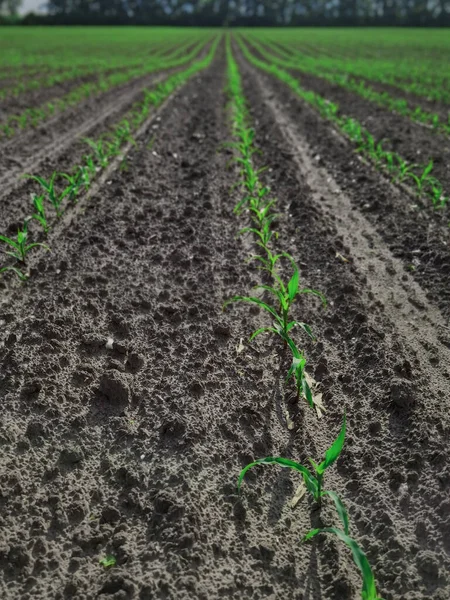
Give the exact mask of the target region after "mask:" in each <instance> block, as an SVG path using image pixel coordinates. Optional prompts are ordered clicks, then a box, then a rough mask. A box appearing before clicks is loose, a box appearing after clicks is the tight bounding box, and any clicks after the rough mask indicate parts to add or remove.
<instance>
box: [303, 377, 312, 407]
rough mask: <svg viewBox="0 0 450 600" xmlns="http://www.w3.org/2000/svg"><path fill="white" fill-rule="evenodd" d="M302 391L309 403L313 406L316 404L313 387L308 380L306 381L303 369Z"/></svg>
mask: <svg viewBox="0 0 450 600" xmlns="http://www.w3.org/2000/svg"><path fill="white" fill-rule="evenodd" d="M302 391H303V395H304V396H305V398H306V400H307V401H308V404H309V405H310V406H311V408H312V407H313V406H314V400H313V395H312V392H311V388H310V387H309V385H308V382H307V381H306V378H305V377H303V371H302Z"/></svg>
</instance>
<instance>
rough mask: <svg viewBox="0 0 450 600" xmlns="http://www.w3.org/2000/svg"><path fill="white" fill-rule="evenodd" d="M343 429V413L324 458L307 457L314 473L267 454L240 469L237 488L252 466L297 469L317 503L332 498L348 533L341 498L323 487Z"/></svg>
mask: <svg viewBox="0 0 450 600" xmlns="http://www.w3.org/2000/svg"><path fill="white" fill-rule="evenodd" d="M345 431H346V416H345V413H344V418H343V422H342V427H341V430H340V432H339V435H338V437H337V438H336V440H335V441H334V442H333V444H332V445H331V446H330V448H328V450H327V451H326V452H325V457H324V460H323V461H322V462H321V463H320V464H316V463H315V462H314V461H313V460H312V459H311V458H310V459H309V462H310V463H311V465H312V466H313V468H314V472H315V474H314V475H313V474H312V473H311V471H310V470H309V469H308V468H307V467H304V466H303V465H301V464H300V463H298V462H296V461H294V460H290V459H288V458H282V457H274V456H268V457H266V458H260V459H259V460H256V461H254V462H252V463H250V464H248V465H247V466H246V467H244V468H243V469H242V471H241V472H240V474H239V478H238V486H237V487H238V490H240V489H241V485H242V482H243V480H244V477H245V475H246V473H247V471H249V470H250V469H252V468H253V467H256V466H258V465H273V464H276V465H279V466H280V467H284V468H289V469H293V470H294V471H298V472H299V473H300V474H301V475H302V477H303V481H304V483H305V486H306V488H307V490H308V491H309V492H310V494H311V495H312V497H313V498H314V500H315V501H316V502H317V503H318V504H319V505H320V504H321V501H322V498H323V497H324V496H329V497H330V498H331V499H332V500H333V502H334V504H335V507H336V511H337V513H338V516H339V518H340V520H341V522H342V525H343V527H344V531H345V532H346V534H347V535H348V530H349V520H348V515H347V511H346V509H345V507H344V505H343V503H342V501H341V499H340V498H339V496H338V495H337V494H336V493H335V492H330V491H328V490H324V489H323V477H324V475H325V472H326V470H327V469H328V468H329V467H330V466H331V465H332V464H333V463H334V462H335V461H336V460H337V459H338V458H339V455H340V453H341V451H342V448H343V446H344V440H345Z"/></svg>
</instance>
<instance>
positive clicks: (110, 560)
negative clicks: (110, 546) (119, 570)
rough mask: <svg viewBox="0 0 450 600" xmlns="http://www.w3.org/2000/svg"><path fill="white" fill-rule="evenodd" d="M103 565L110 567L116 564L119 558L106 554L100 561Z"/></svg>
mask: <svg viewBox="0 0 450 600" xmlns="http://www.w3.org/2000/svg"><path fill="white" fill-rule="evenodd" d="M98 562H99V563H100V564H101V565H102V566H103V567H105V568H108V567H114V565H115V564H116V563H117V559H116V557H115V556H111V555H108V556H105V557H104V558H101V559H100V560H99V561H98Z"/></svg>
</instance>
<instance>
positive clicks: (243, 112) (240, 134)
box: [224, 37, 380, 600]
mask: <svg viewBox="0 0 450 600" xmlns="http://www.w3.org/2000/svg"><path fill="white" fill-rule="evenodd" d="M226 52H227V65H228V93H229V98H230V106H231V114H232V130H233V137H234V141H233V142H232V143H231V144H230V146H231V147H232V148H233V150H234V153H235V156H234V161H235V162H236V163H237V164H238V165H239V181H238V185H239V186H240V188H241V190H242V193H243V196H242V198H241V199H240V201H239V202H238V204H237V205H236V207H235V209H234V212H235V213H237V214H240V215H242V214H243V213H245V214H246V215H248V217H249V219H250V223H249V225H248V226H247V227H245V228H243V229H242V230H241V231H240V232H239V234H240V235H251V236H252V237H253V241H254V243H255V245H256V247H257V248H258V254H256V255H253V256H251V257H250V258H249V260H250V261H256V262H258V263H259V265H260V269H261V271H262V273H263V276H264V278H265V279H266V281H268V283H265V284H261V285H258V286H257V289H258V290H260V291H261V295H254V296H234V297H233V298H231V299H229V300H227V301H226V302H225V304H224V308H225V307H226V306H228V305H230V304H231V303H234V302H245V303H249V304H253V305H256V306H258V307H259V308H260V309H262V310H263V312H264V313H265V314H266V315H267V316H268V317H269V318H270V319H271V321H272V324H271V325H267V326H264V327H261V328H259V329H257V330H256V331H255V332H254V333H253V334H252V335H251V337H250V340H253V339H254V338H255V337H256V336H259V335H261V334H265V333H270V334H271V335H274V336H276V337H278V338H279V339H280V341H281V342H282V347H284V349H285V350H288V351H290V353H291V359H292V360H291V361H290V367H289V369H288V372H287V374H286V382H288V381H290V380H291V379H292V378H293V379H294V380H295V384H296V392H297V399H298V400H299V399H300V397H303V398H305V400H306V401H307V403H308V405H309V406H310V407H311V408H313V409H315V410H316V411H317V413H318V415H321V414H322V412H323V411H324V410H325V409H324V407H323V405H322V404H321V402H320V401H318V400H317V399H315V398H314V395H313V393H312V391H311V387H310V385H309V383H308V375H307V373H306V364H307V361H306V357H305V356H304V354H303V353H302V352H301V351H300V350H299V347H298V344H297V342H296V341H295V339H294V332H295V330H299V329H300V330H301V331H302V332H303V333H304V334H306V335H307V336H309V337H310V338H314V335H313V332H312V329H311V327H310V326H309V325H308V324H306V323H303V322H299V321H297V320H295V319H294V318H293V317H292V316H291V307H292V305H293V304H294V302H295V300H296V299H297V298H298V297H299V296H301V295H303V294H313V295H315V296H317V297H319V298H320V300H321V301H322V303H323V304H324V305H325V306H326V301H325V298H324V296H323V294H322V293H321V292H319V291H317V290H312V289H309V288H303V287H302V286H301V285H300V275H299V269H298V266H297V265H296V263H295V260H294V259H293V257H292V256H291V255H290V254H289V253H288V252H287V251H286V250H283V249H282V247H281V244H280V238H279V235H278V233H277V232H276V231H275V228H274V226H275V223H276V220H277V218H278V216H279V215H278V214H277V213H276V212H275V207H276V199H274V198H273V197H272V195H271V190H270V189H269V187H268V186H267V185H264V183H263V182H262V178H261V176H262V173H263V172H264V170H265V169H264V168H257V167H256V166H255V164H254V160H253V156H254V155H255V152H257V148H256V146H255V144H254V140H255V130H254V129H253V128H252V127H251V125H250V117H249V112H248V108H247V103H246V99H245V96H244V93H243V89H242V83H241V77H240V73H239V69H238V66H237V63H236V61H235V60H234V57H233V54H232V50H231V44H230V38H229V37H227V46H226ZM283 264H287V265H288V266H289V270H290V271H291V273H292V274H291V275H290V277H288V278H285V277H284V276H283V273H284V272H285V270H286V269H285V268H283ZM265 297H268V298H270V299H269V300H266V299H265ZM345 434H346V414H345V412H344V416H343V423H342V427H341V429H340V432H339V434H338V436H337V438H336V439H335V441H334V442H333V444H332V445H331V446H330V448H328V450H327V451H326V453H325V456H324V458H323V460H322V461H321V462H320V463H316V462H315V461H314V460H313V459H309V462H310V464H311V467H312V469H311V467H309V468H308V467H305V466H304V465H302V464H301V463H299V462H296V461H293V460H291V459H288V458H284V457H273V456H269V457H265V458H261V459H258V460H256V461H254V462H251V463H250V464H248V465H246V466H245V467H244V468H243V469H242V471H241V473H240V475H239V478H238V489H240V488H241V485H242V482H243V480H244V477H245V475H246V473H247V472H248V470H249V469H252V468H253V467H256V466H260V465H271V464H276V465H279V466H281V467H286V468H290V469H293V470H295V471H297V472H299V473H300V474H301V476H302V479H303V482H304V486H305V490H304V493H306V491H308V492H309V493H310V494H311V496H312V498H313V500H314V501H315V502H316V503H317V504H318V505H319V507H320V505H321V502H322V500H323V499H325V498H330V499H331V500H332V502H333V505H334V507H335V509H336V512H337V516H338V518H339V521H340V523H341V528H336V527H322V528H317V529H313V530H311V531H309V532H308V533H306V534H305V536H304V538H303V541H307V540H310V539H311V538H313V537H314V536H316V535H318V534H320V533H331V534H333V535H335V536H337V538H338V539H339V540H341V541H342V542H344V544H346V545H347V547H348V548H349V549H350V550H351V552H352V555H353V559H354V561H355V563H356V565H357V566H358V567H359V569H360V571H361V574H362V579H363V585H362V590H361V597H362V598H363V600H380V598H379V597H378V594H377V590H376V585H375V579H374V575H373V572H372V569H371V567H370V564H369V562H368V560H367V557H366V555H365V554H364V552H363V550H362V549H361V548H360V546H359V545H358V543H357V542H356V541H355V540H354V539H353V538H351V537H350V531H349V530H350V521H349V516H348V513H347V510H346V508H345V506H344V504H343V502H342V500H341V499H340V497H339V495H338V494H337V493H336V492H334V491H332V490H325V489H324V476H325V473H326V471H327V469H328V468H329V467H331V466H332V465H333V464H334V462H335V461H336V460H337V459H338V457H339V455H340V453H341V451H342V448H343V446H344V441H345Z"/></svg>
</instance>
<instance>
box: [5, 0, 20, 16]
mask: <svg viewBox="0 0 450 600" xmlns="http://www.w3.org/2000/svg"><path fill="white" fill-rule="evenodd" d="M21 6H22V0H0V13H1V14H6V15H8V16H10V17H15V16H16V15H17V14H18V12H19V8H20V7H21Z"/></svg>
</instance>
